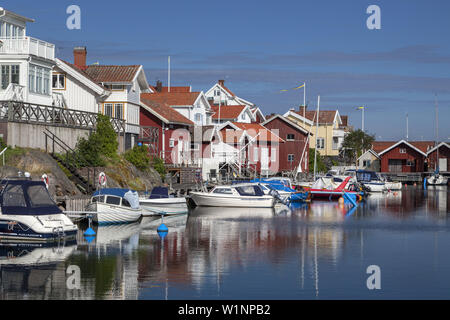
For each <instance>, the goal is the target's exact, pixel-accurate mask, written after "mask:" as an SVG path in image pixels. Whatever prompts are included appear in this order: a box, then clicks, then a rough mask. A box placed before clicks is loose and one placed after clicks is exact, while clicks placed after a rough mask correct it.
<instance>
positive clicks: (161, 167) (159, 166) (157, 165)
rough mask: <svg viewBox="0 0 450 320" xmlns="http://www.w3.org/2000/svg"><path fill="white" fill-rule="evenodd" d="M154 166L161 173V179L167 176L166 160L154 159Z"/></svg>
mask: <svg viewBox="0 0 450 320" xmlns="http://www.w3.org/2000/svg"><path fill="white" fill-rule="evenodd" d="M152 166H153V168H154V169H155V170H156V172H158V173H159V175H160V176H161V178H164V176H165V175H166V167H165V166H164V160H163V159H161V158H159V157H154V158H153V161H152Z"/></svg>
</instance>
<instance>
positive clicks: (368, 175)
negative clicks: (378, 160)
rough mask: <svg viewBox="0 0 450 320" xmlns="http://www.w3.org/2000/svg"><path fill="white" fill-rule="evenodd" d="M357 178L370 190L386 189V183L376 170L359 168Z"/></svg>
mask: <svg viewBox="0 0 450 320" xmlns="http://www.w3.org/2000/svg"><path fill="white" fill-rule="evenodd" d="M356 178H357V180H358V182H359V183H361V184H363V185H364V186H365V187H366V188H367V189H369V192H383V191H386V183H385V181H383V180H382V179H381V177H380V176H379V175H378V174H377V173H376V172H374V171H368V170H358V171H356Z"/></svg>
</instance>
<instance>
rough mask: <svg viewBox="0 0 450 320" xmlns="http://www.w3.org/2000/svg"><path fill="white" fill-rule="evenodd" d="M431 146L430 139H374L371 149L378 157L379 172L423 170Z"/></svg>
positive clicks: (425, 167)
mask: <svg viewBox="0 0 450 320" xmlns="http://www.w3.org/2000/svg"><path fill="white" fill-rule="evenodd" d="M433 146H434V142H432V141H405V140H400V141H398V142H395V141H375V142H373V144H372V149H373V151H375V152H376V153H377V154H378V156H379V157H380V164H381V166H380V167H381V168H380V169H381V172H424V171H427V165H426V163H427V161H426V159H427V152H428V151H429V150H430V149H431V148H432V147H433Z"/></svg>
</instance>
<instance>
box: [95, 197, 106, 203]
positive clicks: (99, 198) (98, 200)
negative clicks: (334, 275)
mask: <svg viewBox="0 0 450 320" xmlns="http://www.w3.org/2000/svg"><path fill="white" fill-rule="evenodd" d="M96 202H101V203H103V202H105V196H97V197H93V198H92V203H96Z"/></svg>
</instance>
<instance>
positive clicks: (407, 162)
mask: <svg viewBox="0 0 450 320" xmlns="http://www.w3.org/2000/svg"><path fill="white" fill-rule="evenodd" d="M406 166H408V167H414V160H406Z"/></svg>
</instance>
